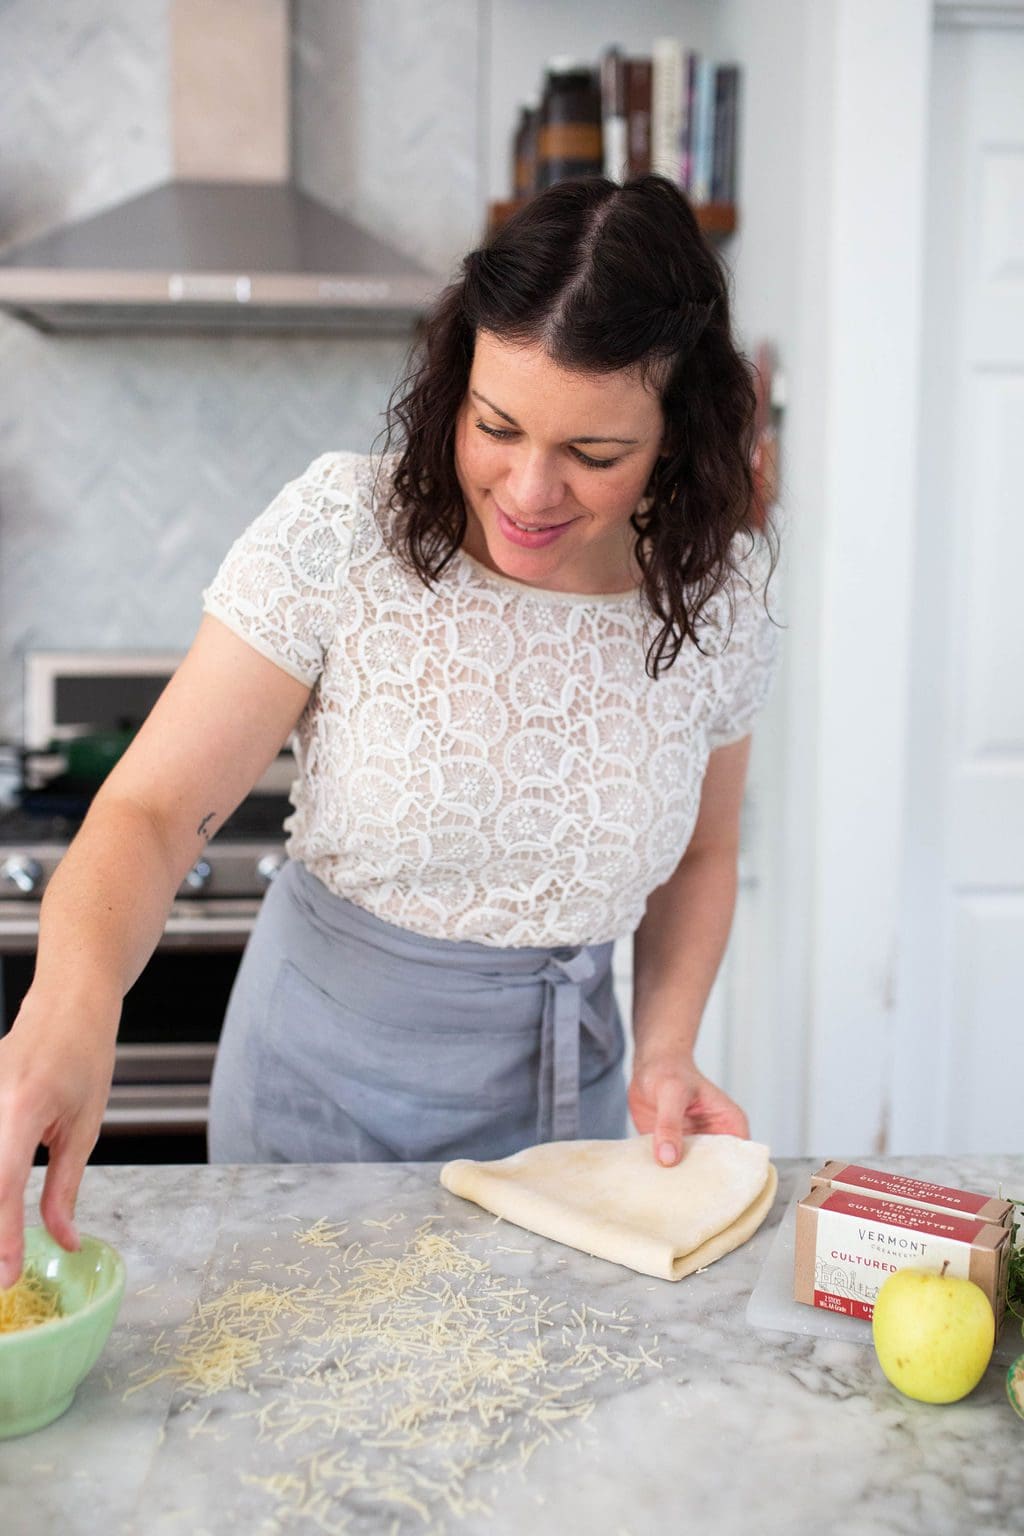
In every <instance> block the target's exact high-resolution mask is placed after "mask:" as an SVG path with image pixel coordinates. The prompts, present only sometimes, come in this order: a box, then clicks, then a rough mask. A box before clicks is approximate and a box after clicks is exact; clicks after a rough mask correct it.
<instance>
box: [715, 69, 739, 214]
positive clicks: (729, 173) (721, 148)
mask: <svg viewBox="0 0 1024 1536" xmlns="http://www.w3.org/2000/svg"><path fill="white" fill-rule="evenodd" d="M739 89H740V71H739V66H738V65H737V64H720V65H719V66H718V68H717V70H716V71H715V131H714V148H713V151H712V160H711V201H712V202H713V203H734V202H735V201H736V121H737V117H738V113H739Z"/></svg>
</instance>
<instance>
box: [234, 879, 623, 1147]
mask: <svg viewBox="0 0 1024 1536" xmlns="http://www.w3.org/2000/svg"><path fill="white" fill-rule="evenodd" d="M611 952H612V946H611V944H610V943H608V944H595V945H590V946H578V947H566V948H559V949H539V948H538V949H534V948H517V949H502V948H500V947H492V946H491V945H488V944H477V943H469V942H457V941H455V940H450V939H431V938H427V937H425V936H423V935H421V934H416V933H410V932H408V931H407V930H405V929H403V928H398V927H395V926H394V925H393V924H391V923H386V922H384V921H382V920H381V919H380V918H378V917H374V916H373V915H372V914H371V913H369V912H366V911H364V910H363V909H362V908H361V907H357V906H355V905H354V904H353V903H352V902H349V901H345V900H344V899H343V898H341V897H339V896H335V895H334V894H333V893H332V892H331V891H329V890H328V889H327V887H326V886H325V885H323V883H322V882H321V881H319V880H318V879H316V877H315V876H314V875H311V874H310V873H309V871H308V870H307V869H306V868H305V867H304V866H303V865H302V864H298V863H295V862H290V863H288V864H286V865H285V866H284V868H283V869H282V870H281V872H280V873H279V874H278V876H277V877H276V879H275V880H274V883H273V885H272V886H271V887H270V889H269V890H268V892H267V894H266V896H265V898H264V900H263V904H262V907H261V909H260V913H259V916H258V918H257V921H256V925H255V927H254V929H253V933H252V935H251V937H250V940H249V944H248V946H247V948H246V951H245V954H244V956H243V958H242V963H241V965H240V967H239V970H238V975H237V978H236V980H235V985H234V989H233V991H232V994H231V999H230V1002H229V1004H228V1009H227V1015H226V1017H225V1021H224V1028H223V1031H222V1033H221V1039H220V1045H219V1047H218V1052H217V1060H216V1065H215V1068H214V1073H213V1082H212V1085H211V1093H210V1130H209V1140H210V1161H211V1162H215V1163H221V1162H393V1161H411V1162H435V1161H443V1160H445V1159H447V1158H451V1157H474V1158H494V1157H505V1156H507V1155H508V1154H509V1153H511V1152H516V1151H519V1150H520V1149H521V1148H522V1147H527V1146H532V1145H534V1143H536V1142H540V1141H562V1140H572V1139H574V1138H576V1137H621V1136H625V1135H626V1133H627V1122H626V1113H627V1111H626V1092H625V1079H624V1076H623V1071H622V1058H623V1052H624V1041H623V1032H622V1023H621V1020H620V1018H619V1011H618V1007H617V1005H616V1002H615V995H614V992H613V990H612V974H611Z"/></svg>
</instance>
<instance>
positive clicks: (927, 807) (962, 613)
mask: <svg viewBox="0 0 1024 1536" xmlns="http://www.w3.org/2000/svg"><path fill="white" fill-rule="evenodd" d="M931 103H932V107H931V113H932V119H931V133H930V170H929V194H928V240H927V250H928V270H927V278H926V297H925V307H924V332H923V337H922V351H923V367H924V388H923V417H922V423H921V438H920V440H921V444H922V466H921V477H920V483H921V501H920V507H919V518H918V529H917V538H916V541H915V548H916V551H917V562H916V570H915V591H914V655H913V662H912V676H913V689H912V699H911V705H910V709H911V720H910V726H911V729H910V741H911V749H910V754H909V762H910V782H909V785H908V790H909V793H908V801H907V803H908V807H909V837H908V861H907V880H906V908H905V910H906V914H907V920H906V925H905V939H906V943H905V950H904V958H903V965H902V968H901V976H900V992H899V1009H898V1016H899V1021H900V1023H899V1030H898V1034H897V1037H896V1041H895V1045H894V1061H893V1077H892V1084H893V1096H892V1123H891V1137H890V1141H889V1150H890V1151H894V1152H913V1151H917V1152H920V1151H925V1150H935V1151H940V1152H941V1151H948V1152H989V1151H991V1152H997V1151H998V1152H1020V1151H1024V1070H1022V1069H1024V28H1016V29H1014V28H1003V29H999V30H996V29H992V28H985V29H970V30H939V31H937V32H936V34H935V50H934V55H933V77H932V90H931ZM883 622H884V616H883Z"/></svg>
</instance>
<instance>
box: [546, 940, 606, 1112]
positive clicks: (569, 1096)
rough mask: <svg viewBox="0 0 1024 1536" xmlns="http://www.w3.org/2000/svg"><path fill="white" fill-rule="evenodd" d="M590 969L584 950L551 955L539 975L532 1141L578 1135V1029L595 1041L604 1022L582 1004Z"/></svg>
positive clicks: (579, 949)
mask: <svg viewBox="0 0 1024 1536" xmlns="http://www.w3.org/2000/svg"><path fill="white" fill-rule="evenodd" d="M595 969H596V967H595V965H594V959H593V956H592V955H591V954H590V952H589V950H588V949H587V948H586V947H585V946H581V947H580V948H578V949H570V950H567V951H563V952H562V954H560V955H552V956H551V958H550V960H548V962H547V964H546V965H545V966H544V969H543V970H542V971H541V973H540V979H541V981H543V982H544V986H545V994H544V1012H543V1015H542V1020H541V1036H540V1081H539V1083H538V1092H537V1104H538V1107H537V1140H538V1141H575V1140H576V1139H577V1138H578V1136H579V1133H580V1028H581V1027H583V1028H584V1029H587V1030H589V1031H590V1033H591V1034H592V1035H593V1036H594V1038H595V1039H597V1040H600V1039H601V1037H602V1035H603V1034H604V1033H606V1030H605V1027H604V1023H603V1021H602V1020H601V1019H600V1018H599V1016H598V1015H597V1013H596V1012H595V1011H594V1009H593V1008H592V1007H591V1006H590V1004H589V1003H588V1002H586V1001H584V998H583V991H582V987H581V983H582V982H584V981H589V980H590V978H591V977H592V976H593V975H594V971H595Z"/></svg>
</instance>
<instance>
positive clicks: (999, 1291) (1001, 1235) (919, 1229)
mask: <svg viewBox="0 0 1024 1536" xmlns="http://www.w3.org/2000/svg"><path fill="white" fill-rule="evenodd" d="M1009 1257H1010V1231H1009V1228H1007V1227H1004V1226H1000V1225H997V1224H996V1223H994V1222H990V1221H980V1220H977V1219H974V1218H971V1217H967V1216H961V1215H949V1214H947V1213H945V1212H942V1211H927V1210H922V1208H921V1207H920V1206H913V1205H901V1204H900V1203H899V1202H897V1201H895V1200H879V1199H876V1198H875V1197H874V1196H873V1195H862V1194H858V1193H857V1192H855V1191H854V1192H851V1191H849V1190H844V1189H833V1188H832V1187H831V1186H830V1185H827V1184H820V1185H818V1187H817V1188H816V1189H812V1190H811V1192H810V1194H809V1195H806V1196H805V1197H804V1199H803V1200H801V1201H800V1203H799V1204H798V1206H797V1208H796V1255H795V1264H794V1273H793V1295H794V1297H795V1298H796V1300H797V1301H802V1302H806V1303H807V1305H808V1306H812V1307H823V1308H825V1309H826V1310H828V1311H831V1312H845V1313H846V1314H848V1316H850V1317H863V1318H869V1317H870V1316H871V1314H872V1313H873V1312H874V1309H875V1298H876V1296H877V1295H878V1290H879V1287H880V1286H881V1285H882V1284H883V1282H884V1281H885V1280H887V1279H888V1277H889V1276H890V1275H891V1274H894V1273H895V1271H896V1270H897V1269H922V1270H929V1271H931V1272H932V1273H934V1274H938V1273H940V1271H941V1270H942V1266H943V1264H946V1266H947V1267H946V1270H945V1273H946V1274H947V1275H956V1276H958V1277H959V1278H960V1279H962V1280H973V1281H974V1283H975V1284H976V1285H979V1286H980V1287H981V1289H982V1290H983V1291H984V1292H985V1295H986V1296H987V1297H988V1299H989V1301H990V1302H991V1304H992V1310H993V1312H994V1313H995V1318H996V1327H997V1329H998V1327H999V1325H1000V1323H1001V1322H1002V1319H1003V1312H1004V1309H1005V1306H1006V1277H1007V1266H1008V1263H1009Z"/></svg>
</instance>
